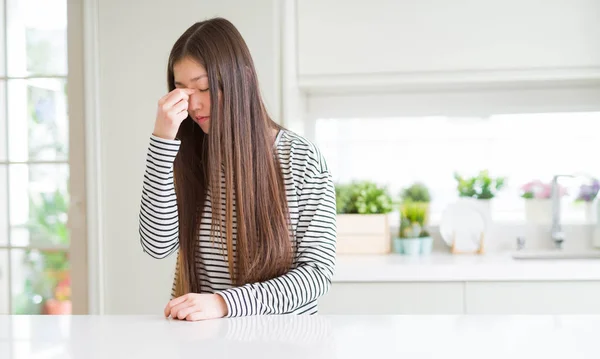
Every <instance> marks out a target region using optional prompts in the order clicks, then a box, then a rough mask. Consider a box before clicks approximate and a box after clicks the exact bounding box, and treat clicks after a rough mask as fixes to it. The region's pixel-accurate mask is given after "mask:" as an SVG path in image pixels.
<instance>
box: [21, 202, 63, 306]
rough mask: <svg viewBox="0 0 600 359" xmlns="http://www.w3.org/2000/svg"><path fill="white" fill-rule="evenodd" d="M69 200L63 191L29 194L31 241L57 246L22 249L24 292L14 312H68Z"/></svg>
mask: <svg viewBox="0 0 600 359" xmlns="http://www.w3.org/2000/svg"><path fill="white" fill-rule="evenodd" d="M68 203H69V198H68V195H67V193H66V191H60V190H56V191H54V192H50V193H41V194H39V195H37V196H34V195H32V196H30V203H29V206H30V219H29V223H28V224H27V227H28V229H29V233H30V240H31V243H33V244H35V245H36V246H40V247H53V246H56V247H58V248H56V249H49V248H48V249H43V250H35V249H27V250H26V251H25V256H24V258H23V263H22V264H23V268H24V269H26V273H27V278H26V283H25V288H24V292H23V293H21V295H19V296H17V299H16V301H15V312H16V313H17V314H40V313H45V314H71V295H70V288H71V287H70V261H69V252H68V249H65V247H67V246H68V245H69V234H68V228H67V216H66V213H67V212H68ZM38 298H39V299H38ZM34 304H35V305H34Z"/></svg>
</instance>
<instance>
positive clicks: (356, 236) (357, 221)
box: [336, 214, 392, 254]
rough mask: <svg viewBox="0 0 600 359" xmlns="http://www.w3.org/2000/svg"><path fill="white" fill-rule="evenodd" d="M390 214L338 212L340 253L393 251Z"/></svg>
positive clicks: (337, 249)
mask: <svg viewBox="0 0 600 359" xmlns="http://www.w3.org/2000/svg"><path fill="white" fill-rule="evenodd" d="M391 242H392V241H391V233H390V226H389V215H388V214H338V215H337V244H336V252H337V253H338V254H387V253H390V252H391Z"/></svg>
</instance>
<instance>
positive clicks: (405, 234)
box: [394, 182, 433, 254]
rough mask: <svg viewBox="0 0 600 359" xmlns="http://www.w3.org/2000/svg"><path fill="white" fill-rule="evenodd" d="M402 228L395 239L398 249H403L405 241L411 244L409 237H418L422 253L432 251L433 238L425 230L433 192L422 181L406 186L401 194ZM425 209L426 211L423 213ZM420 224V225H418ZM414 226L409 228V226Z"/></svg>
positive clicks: (400, 250)
mask: <svg viewBox="0 0 600 359" xmlns="http://www.w3.org/2000/svg"><path fill="white" fill-rule="evenodd" d="M400 198H401V205H400V206H401V207H400V230H399V233H398V236H397V237H396V238H395V239H394V241H395V242H394V246H395V248H396V251H399V252H402V251H403V243H404V244H407V246H410V244H409V242H408V241H405V240H406V239H408V238H413V237H416V238H418V242H419V247H420V253H421V254H429V253H431V249H432V245H433V238H432V237H431V236H430V235H429V233H427V232H426V231H425V227H426V226H427V220H428V219H429V213H430V202H431V193H430V192H429V189H428V188H427V186H425V184H424V183H422V182H415V183H413V184H411V185H410V186H408V187H406V188H404V189H403V190H402V192H401V194H400ZM422 211H424V213H421V212H422ZM417 225H418V227H417ZM408 227H410V228H412V229H411V230H409V228H408Z"/></svg>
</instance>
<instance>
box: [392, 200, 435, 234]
mask: <svg viewBox="0 0 600 359" xmlns="http://www.w3.org/2000/svg"><path fill="white" fill-rule="evenodd" d="M428 207H429V206H428V204H427V203H424V202H405V203H403V204H402V206H401V207H400V233H399V235H400V238H418V237H428V236H429V233H428V232H427V231H426V230H425V226H426V224H427V211H428Z"/></svg>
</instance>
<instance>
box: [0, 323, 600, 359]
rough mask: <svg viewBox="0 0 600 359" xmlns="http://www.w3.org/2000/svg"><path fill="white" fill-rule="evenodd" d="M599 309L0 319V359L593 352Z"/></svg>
mask: <svg viewBox="0 0 600 359" xmlns="http://www.w3.org/2000/svg"><path fill="white" fill-rule="evenodd" d="M598 328H600V316H323V315H315V316H264V317H258V316H257V317H245V318H231V319H219V320H212V321H205V322H194V323H192V322H184V321H175V320H171V319H165V318H163V317H160V316H64V317H59V316H0V358H3V359H4V358H6V359H21V358H86V359H94V358H103V359H104V358H144V359H153V358H157V359H158V358H160V359H164V358H209V359H217V358H244V359H252V358H286V359H292V358H434V357H435V358H453V357H457V355H460V358H461V359H467V358H477V359H480V358H482V357H485V358H502V359H505V358H528V359H529V358H542V357H547V358H555V357H556V358H558V357H560V358H599V357H600V346H599V345H597V344H595V343H596V339H597V333H598Z"/></svg>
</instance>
